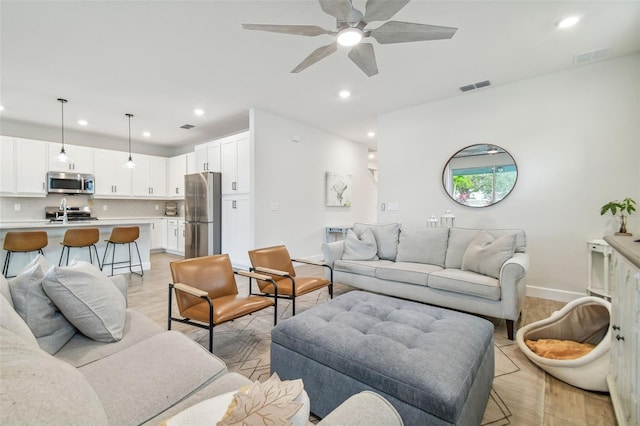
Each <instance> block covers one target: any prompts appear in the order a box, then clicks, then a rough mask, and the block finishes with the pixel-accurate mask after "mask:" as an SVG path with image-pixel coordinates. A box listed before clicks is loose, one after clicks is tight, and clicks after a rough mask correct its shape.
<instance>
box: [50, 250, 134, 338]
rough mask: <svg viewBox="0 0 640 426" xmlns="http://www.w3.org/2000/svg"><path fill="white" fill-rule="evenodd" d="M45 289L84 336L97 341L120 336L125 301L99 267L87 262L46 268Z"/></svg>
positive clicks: (124, 313) (123, 319) (124, 314)
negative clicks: (47, 269) (47, 270)
mask: <svg viewBox="0 0 640 426" xmlns="http://www.w3.org/2000/svg"><path fill="white" fill-rule="evenodd" d="M43 287H44V291H45V292H46V293H47V295H48V296H49V297H50V298H51V300H53V302H54V303H55V304H56V305H57V306H58V307H59V308H60V311H62V313H63V314H64V316H65V317H67V319H68V320H69V321H71V323H72V324H73V325H75V326H76V327H77V328H78V330H80V332H81V333H82V334H84V335H85V336H87V337H89V338H91V339H93V340H97V341H99V342H107V343H108V342H117V341H118V340H120V339H122V333H123V331H124V322H125V317H126V301H125V299H124V297H123V296H122V293H120V291H119V290H118V288H117V287H116V286H115V285H114V284H113V282H112V281H111V280H110V279H109V278H107V277H106V276H105V275H104V274H103V273H102V272H101V271H100V270H99V269H98V268H96V267H95V266H93V265H92V264H90V263H87V262H77V263H76V264H74V265H72V266H67V267H62V268H59V267H57V266H54V267H53V268H51V269H50V270H49V272H48V273H47V275H46V276H45V278H44V282H43Z"/></svg>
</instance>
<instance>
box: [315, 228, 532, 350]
mask: <svg viewBox="0 0 640 426" xmlns="http://www.w3.org/2000/svg"><path fill="white" fill-rule="evenodd" d="M526 244H527V243H526V235H525V232H524V231H523V230H517V229H499V230H498V229H488V230H480V229H465V228H409V227H401V225H400V224H398V223H393V224H386V225H371V224H360V223H356V224H355V225H354V227H353V229H352V230H349V232H348V233H347V238H346V239H345V240H341V241H335V242H330V243H326V244H323V246H322V253H323V255H324V261H325V262H326V263H328V264H329V265H331V266H332V267H333V274H334V275H333V279H334V281H335V282H338V283H343V284H347V285H350V286H353V287H356V288H360V289H362V290H367V291H371V292H375V293H380V294H386V295H390V296H395V297H400V298H404V299H409V300H415V301H419V302H424V303H429V304H433V305H437V306H442V307H445V308H451V309H455V310H460V311H464V312H469V313H474V314H480V315H486V316H490V317H495V318H500V319H505V320H506V325H507V336H508V338H509V339H511V340H513V336H514V322H515V321H516V320H517V319H518V317H519V316H520V312H521V310H522V304H523V302H524V296H525V287H526V281H525V280H526V274H527V270H528V268H529V256H528V254H527V253H526Z"/></svg>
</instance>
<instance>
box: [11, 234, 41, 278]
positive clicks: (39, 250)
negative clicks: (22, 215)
mask: <svg viewBox="0 0 640 426" xmlns="http://www.w3.org/2000/svg"><path fill="white" fill-rule="evenodd" d="M30 232H31V231H27V232H13V231H11V232H7V235H8V234H10V233H13V234H26V233H30ZM33 232H37V233H41V232H40V231H33ZM42 233H43V234H44V236H45V240H46V243H45V245H44V246H42V247H40V248H36V249H33V250H11V249H8V248H6V244H7V243H6V235H5V243H4V245H5V247H4V250H6V251H7V255H6V256H5V258H4V266H3V268H2V275H4V276H5V278H12V277H15V275H12V276H10V277H9V276H7V273H8V272H9V264H10V260H11V254H12V253H31V252H34V251H37V252H38V253H40V254H41V255H43V256H44V252H43V251H42V249H43V248H44V247H46V246H47V245H48V244H49V237H48V235H47V234H46V232H44V231H42Z"/></svg>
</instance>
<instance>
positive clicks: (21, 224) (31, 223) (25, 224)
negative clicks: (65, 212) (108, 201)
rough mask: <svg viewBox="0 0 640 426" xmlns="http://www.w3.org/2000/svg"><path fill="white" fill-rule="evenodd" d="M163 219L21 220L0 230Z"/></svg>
mask: <svg viewBox="0 0 640 426" xmlns="http://www.w3.org/2000/svg"><path fill="white" fill-rule="evenodd" d="M158 219H165V216H160V217H118V218H104V219H98V220H81V221H78V220H75V221H69V222H68V223H67V224H63V223H62V222H51V221H49V220H48V219H37V220H22V221H6V222H0V230H6V229H35V228H69V227H74V228H79V227H100V226H117V225H142V224H149V223H152V222H153V221H154V220H158Z"/></svg>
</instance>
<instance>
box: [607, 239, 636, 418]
mask: <svg viewBox="0 0 640 426" xmlns="http://www.w3.org/2000/svg"><path fill="white" fill-rule="evenodd" d="M618 238H625V239H628V241H627V242H626V243H627V244H628V246H629V248H631V249H632V250H633V249H634V246H633V244H634V243H633V242H632V239H631V238H629V237H618ZM608 242H610V243H611V245H612V246H614V250H613V254H612V256H611V281H610V284H611V327H612V333H611V335H612V342H611V350H610V352H609V353H610V361H611V363H610V374H609V375H608V376H607V384H608V386H609V392H610V394H611V401H612V403H613V406H614V410H615V413H616V418H617V420H618V424H619V425H621V426H625V425H629V426H631V425H638V424H639V423H640V390H639V389H638V386H640V377H639V376H640V365H639V364H638V363H639V361H638V360H639V359H640V349H639V346H640V268H638V267H637V266H635V265H634V264H632V263H631V262H630V261H629V260H628V259H626V258H625V257H624V256H623V255H622V254H620V253H619V252H618V251H617V250H616V249H615V245H614V243H613V241H608ZM636 244H637V243H636ZM635 250H636V256H638V254H640V250H639V249H638V248H637V247H635Z"/></svg>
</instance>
